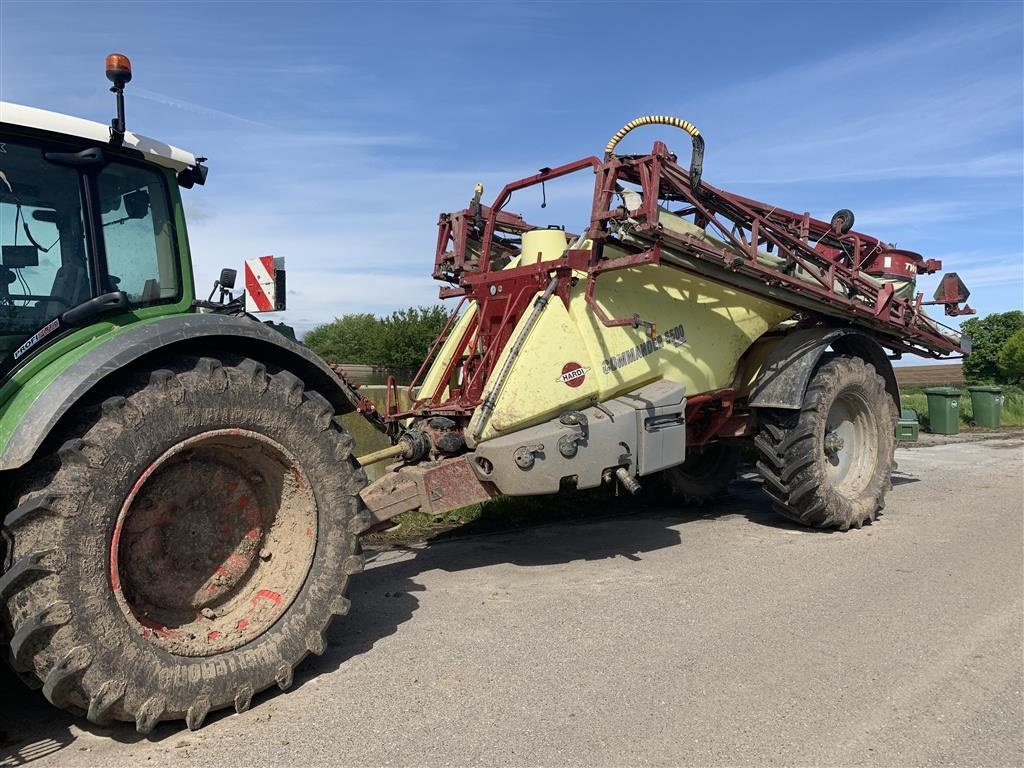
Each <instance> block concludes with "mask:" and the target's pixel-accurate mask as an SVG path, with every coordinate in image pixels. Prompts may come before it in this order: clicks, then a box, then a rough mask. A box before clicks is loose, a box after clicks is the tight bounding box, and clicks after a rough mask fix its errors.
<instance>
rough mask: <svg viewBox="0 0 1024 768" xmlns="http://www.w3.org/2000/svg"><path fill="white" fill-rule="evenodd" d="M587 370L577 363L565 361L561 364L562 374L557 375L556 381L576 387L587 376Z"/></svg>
mask: <svg viewBox="0 0 1024 768" xmlns="http://www.w3.org/2000/svg"><path fill="white" fill-rule="evenodd" d="M589 370H590V369H589V368H584V367H583V366H582V365H580V364H579V363H566V364H565V365H563V366H562V375H561V376H559V377H558V381H560V382H562V383H563V384H568V385H569V386H570V387H578V386H580V385H581V384H583V382H584V380H585V379H586V378H587V371H589Z"/></svg>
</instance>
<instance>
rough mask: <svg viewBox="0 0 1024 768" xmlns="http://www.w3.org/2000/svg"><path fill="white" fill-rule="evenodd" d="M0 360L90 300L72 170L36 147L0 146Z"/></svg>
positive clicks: (78, 195)
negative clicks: (74, 308) (52, 161)
mask: <svg viewBox="0 0 1024 768" xmlns="http://www.w3.org/2000/svg"><path fill="white" fill-rule="evenodd" d="M0 147H2V149H3V153H2V154H0V174H2V175H0V246H2V247H0V360H3V359H4V358H6V357H8V356H9V355H11V354H13V353H14V352H15V351H16V350H17V349H18V347H20V346H21V345H22V344H23V343H24V342H25V341H26V340H27V339H29V338H30V337H31V336H33V335H34V334H36V333H37V332H40V331H41V330H42V329H44V328H45V327H46V326H47V324H48V323H50V322H51V321H52V320H54V319H56V318H57V317H58V316H59V315H61V314H62V313H63V312H65V311H67V310H68V309H70V308H71V307H74V306H77V305H78V304H81V303H82V302H84V301H86V300H88V299H89V298H91V297H92V296H93V295H94V293H93V290H92V285H93V283H94V282H95V281H94V279H93V276H92V274H91V273H90V259H89V253H88V248H87V247H86V228H85V219H84V216H83V213H82V198H81V191H80V182H79V175H78V172H77V171H76V170H75V169H73V168H69V167H66V166H60V165H55V164H53V163H50V162H47V160H46V159H45V157H44V156H43V150H42V149H41V148H39V147H35V146H31V145H28V146H26V145H19V144H15V143H12V142H4V143H3V144H0Z"/></svg>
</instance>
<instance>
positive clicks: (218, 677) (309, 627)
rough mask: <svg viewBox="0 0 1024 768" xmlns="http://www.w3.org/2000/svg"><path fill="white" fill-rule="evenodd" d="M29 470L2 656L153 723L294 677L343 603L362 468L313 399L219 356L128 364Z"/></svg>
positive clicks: (62, 687)
mask: <svg viewBox="0 0 1024 768" xmlns="http://www.w3.org/2000/svg"><path fill="white" fill-rule="evenodd" d="M119 389H120V391H118V392H117V393H116V394H114V393H113V392H111V391H108V392H107V393H106V395H105V396H103V397H102V398H97V399H96V401H95V402H94V403H93V404H92V405H91V406H87V407H86V408H84V409H83V410H82V412H81V418H80V420H79V422H78V423H76V424H72V425H68V426H67V427H65V428H64V430H63V432H62V434H60V435H59V436H56V437H55V439H54V441H53V444H52V446H51V450H50V453H49V455H47V456H44V457H43V458H41V459H40V460H38V461H37V462H36V463H35V464H34V465H33V466H31V467H30V468H29V470H28V472H27V473H26V479H25V480H24V486H23V487H22V488H20V489H19V490H18V492H17V494H16V498H15V505H16V506H15V508H14V511H13V512H11V513H10V514H9V515H8V516H7V518H6V520H5V528H6V533H7V536H8V538H9V541H10V542H11V546H12V547H13V551H12V557H11V560H10V562H11V567H10V568H9V569H8V571H7V572H6V573H5V574H4V576H3V578H2V579H0V599H2V601H3V602H2V603H0V606H2V607H3V609H4V610H3V613H4V620H5V623H6V629H7V631H8V636H9V638H10V651H11V654H10V657H11V660H12V662H13V664H14V666H15V669H16V670H17V671H18V672H19V673H20V674H21V675H22V677H23V678H25V679H27V680H28V681H29V682H30V683H34V684H36V685H38V686H40V687H42V690H43V693H44V695H45V696H46V698H47V699H49V700H50V701H51V702H52V703H53V704H55V705H57V706H59V707H62V708H65V709H68V710H71V711H74V712H79V713H82V714H85V715H86V716H87V717H88V718H89V719H90V720H92V721H94V722H104V721H108V720H129V721H134V722H135V724H136V728H137V729H138V730H139V731H140V732H143V733H145V732H148V731H149V730H151V729H152V728H153V726H154V725H155V724H156V723H158V722H159V721H161V720H170V719H177V718H184V719H185V720H186V722H187V724H188V726H189V727H190V728H198V727H199V726H200V725H201V724H202V721H203V719H204V718H205V716H206V715H207V713H208V712H210V711H212V710H217V709H219V708H222V707H226V706H234V707H235V709H236V710H238V711H242V710H244V709H246V708H247V707H248V706H249V702H250V700H251V698H252V696H253V694H255V693H257V692H259V691H261V690H263V689H265V688H267V687H269V686H271V685H273V684H275V683H276V684H277V685H278V686H280V687H281V688H282V689H284V688H287V687H289V686H290V685H291V682H292V670H293V669H294V667H295V665H296V664H298V663H299V661H301V660H302V659H303V658H304V657H305V656H306V654H307V653H317V654H319V653H322V652H323V650H324V646H325V639H324V631H325V629H326V628H327V625H328V623H329V622H330V620H331V618H332V616H333V615H335V614H344V613H345V612H346V611H347V609H348V600H347V599H346V598H345V590H346V586H347V582H348V578H349V576H350V575H351V574H352V573H355V572H356V571H358V570H360V569H361V566H362V560H361V558H360V556H359V554H358V552H359V544H358V539H357V535H356V531H357V530H358V529H359V528H360V526H361V519H360V518H361V515H362V514H364V513H361V512H360V504H359V500H358V493H359V491H360V490H361V488H362V487H363V485H364V484H365V482H366V481H365V476H364V474H363V472H362V470H361V469H359V468H358V466H357V465H356V463H355V462H354V460H353V459H352V458H351V456H350V451H351V446H352V440H351V438H350V437H349V436H348V435H347V434H346V433H345V432H344V431H343V430H342V429H341V428H340V427H339V426H338V425H337V423H336V422H335V420H334V410H333V408H332V407H331V405H330V404H329V403H328V402H327V400H326V399H325V398H323V397H322V396H321V395H319V394H318V393H316V392H310V391H307V390H305V388H304V387H303V385H302V382H301V381H300V380H299V379H298V378H297V377H296V376H294V375H292V374H291V373H289V372H287V371H282V370H268V369H267V368H265V367H264V366H263V365H262V364H260V363H257V362H255V361H253V360H251V359H246V358H238V357H232V356H229V355H224V356H219V357H216V358H213V357H205V358H189V359H178V360H175V361H174V362H173V363H172V364H170V365H167V366H166V367H156V368H153V369H150V370H146V371H141V372H139V375H138V376H137V378H136V379H135V380H132V381H125V382H123V384H122V385H120V387H119Z"/></svg>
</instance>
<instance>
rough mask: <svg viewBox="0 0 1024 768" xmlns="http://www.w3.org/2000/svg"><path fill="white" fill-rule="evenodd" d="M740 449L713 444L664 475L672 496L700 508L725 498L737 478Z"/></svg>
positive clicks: (724, 444) (722, 444) (693, 454)
mask: <svg viewBox="0 0 1024 768" xmlns="http://www.w3.org/2000/svg"><path fill="white" fill-rule="evenodd" d="M739 463H740V449H739V448H738V447H737V446H734V445H728V444H726V443H712V444H711V445H709V446H707V447H705V448H704V449H703V450H701V451H700V452H694V453H691V454H690V455H689V456H687V457H686V461H684V462H683V463H682V464H680V465H679V466H676V467H672V468H670V469H666V470H665V472H664V481H665V486H666V487H667V489H668V491H669V493H670V494H671V495H672V496H674V497H675V498H677V499H679V500H681V501H682V502H683V504H685V505H686V506H701V505H703V504H706V503H707V502H709V501H711V500H712V499H717V498H720V497H722V496H725V495H726V494H727V493H728V492H729V483H731V482H732V481H733V479H734V478H735V477H736V469H737V468H738V467H739Z"/></svg>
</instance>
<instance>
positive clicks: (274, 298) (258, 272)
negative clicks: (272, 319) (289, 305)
mask: <svg viewBox="0 0 1024 768" xmlns="http://www.w3.org/2000/svg"><path fill="white" fill-rule="evenodd" d="M284 308H285V285H284V259H283V258H282V259H275V258H274V257H273V256H260V257H259V258H258V259H247V260H246V262H245V311H246V312H280V311H281V310H283V309H284Z"/></svg>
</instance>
